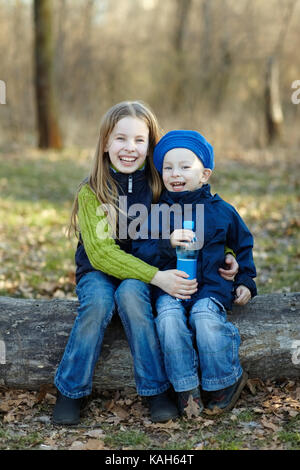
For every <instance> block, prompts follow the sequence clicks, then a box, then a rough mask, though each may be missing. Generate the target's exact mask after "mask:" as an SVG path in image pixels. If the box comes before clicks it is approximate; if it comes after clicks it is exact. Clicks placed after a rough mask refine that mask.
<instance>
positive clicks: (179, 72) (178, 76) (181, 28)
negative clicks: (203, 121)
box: [171, 0, 192, 112]
mask: <svg viewBox="0 0 300 470" xmlns="http://www.w3.org/2000/svg"><path fill="white" fill-rule="evenodd" d="M175 5H176V16H175V26H174V31H173V50H174V75H173V77H172V82H171V83H172V85H173V87H172V88H173V90H172V111H174V112H177V111H178V110H179V109H180V108H182V104H183V103H182V102H183V101H184V92H185V81H186V66H185V54H184V49H183V42H184V34H185V32H186V28H187V22H188V15H189V12H190V9H191V5H192V0H176V3H175Z"/></svg>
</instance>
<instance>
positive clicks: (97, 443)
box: [84, 439, 105, 450]
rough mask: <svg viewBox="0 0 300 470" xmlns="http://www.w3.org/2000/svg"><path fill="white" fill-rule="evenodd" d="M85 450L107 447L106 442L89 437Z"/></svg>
mask: <svg viewBox="0 0 300 470" xmlns="http://www.w3.org/2000/svg"><path fill="white" fill-rule="evenodd" d="M84 449H85V450H103V449H105V445H104V442H103V441H101V440H100V439H89V440H88V441H87V443H86V444H85V446H84Z"/></svg>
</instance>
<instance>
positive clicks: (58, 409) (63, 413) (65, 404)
mask: <svg viewBox="0 0 300 470" xmlns="http://www.w3.org/2000/svg"><path fill="white" fill-rule="evenodd" d="M82 403H83V399H82V398H69V397H66V396H64V395H62V394H61V393H60V391H59V390H58V391H57V399H56V404H55V407H54V410H53V415H52V422H53V423H54V424H68V425H72V424H78V423H79V421H80V409H81V406H82Z"/></svg>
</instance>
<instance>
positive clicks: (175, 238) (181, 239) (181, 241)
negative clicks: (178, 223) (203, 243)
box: [170, 228, 195, 248]
mask: <svg viewBox="0 0 300 470" xmlns="http://www.w3.org/2000/svg"><path fill="white" fill-rule="evenodd" d="M194 236H195V234H194V232H193V231H192V230H188V229H183V228H179V229H176V230H174V232H172V233H171V236H170V243H171V245H172V247H173V248H176V246H184V245H186V243H187V242H191V241H192V240H193V238H194Z"/></svg>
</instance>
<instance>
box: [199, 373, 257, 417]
mask: <svg viewBox="0 0 300 470" xmlns="http://www.w3.org/2000/svg"><path fill="white" fill-rule="evenodd" d="M248 378H249V377H248V374H247V372H243V375H242V379H241V381H240V384H239V386H238V388H237V389H236V391H235V393H234V394H233V396H232V399H231V402H230V403H229V404H228V405H227V406H226V407H225V408H218V407H217V406H215V407H214V408H213V409H212V410H210V409H208V408H207V409H205V410H204V411H205V413H206V414H208V415H220V414H221V413H225V412H226V411H230V410H232V408H234V405H235V404H236V402H237V401H238V399H239V398H240V394H241V392H242V390H243V388H244V387H245V385H246V383H247V380H248Z"/></svg>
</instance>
